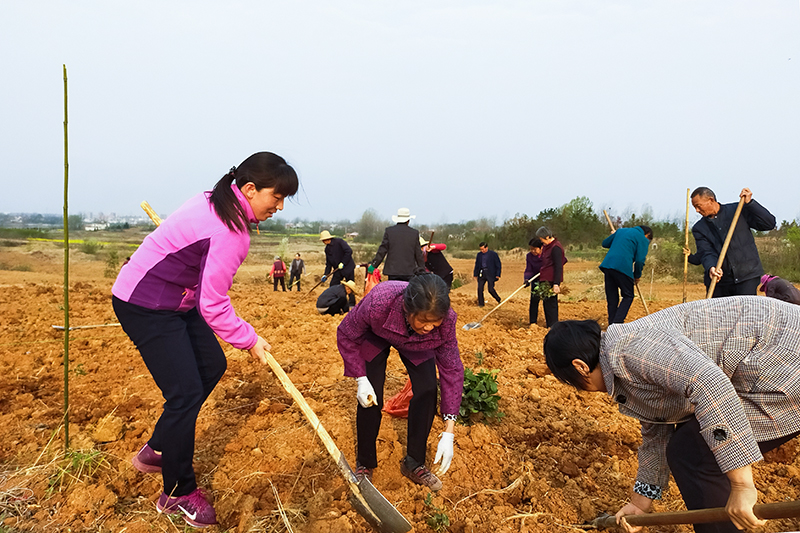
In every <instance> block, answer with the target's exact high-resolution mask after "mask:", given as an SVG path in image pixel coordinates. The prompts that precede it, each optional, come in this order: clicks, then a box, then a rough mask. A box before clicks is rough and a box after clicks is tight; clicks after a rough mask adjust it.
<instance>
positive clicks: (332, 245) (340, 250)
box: [319, 230, 356, 305]
mask: <svg viewBox="0 0 800 533" xmlns="http://www.w3.org/2000/svg"><path fill="white" fill-rule="evenodd" d="M319 240H321V241H322V242H324V243H325V272H324V273H323V275H322V281H326V280H327V279H328V275H329V274H330V273H331V271H333V275H332V276H331V284H330V286H331V287H333V286H334V285H339V284H340V283H341V282H342V280H347V279H349V280H353V279H355V273H356V264H355V262H354V261H353V249H352V248H350V245H349V244H347V243H346V242H345V240H344V239H340V238H339V237H334V236H333V235H331V233H330V232H329V231H328V230H325V231H322V232H321V233H320V234H319ZM350 304H351V305H355V304H356V302H355V298H353V299H351V300H350Z"/></svg>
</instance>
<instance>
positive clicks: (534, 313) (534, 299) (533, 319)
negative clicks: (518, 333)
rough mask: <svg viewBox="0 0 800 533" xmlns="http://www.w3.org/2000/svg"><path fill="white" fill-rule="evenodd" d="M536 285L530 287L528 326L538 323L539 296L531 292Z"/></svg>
mask: <svg viewBox="0 0 800 533" xmlns="http://www.w3.org/2000/svg"><path fill="white" fill-rule="evenodd" d="M535 286H536V285H531V303H530V305H529V306H528V321H529V323H530V324H536V323H537V322H538V321H539V302H540V301H541V300H542V299H541V298H539V294H538V293H535V292H533V288H534V287H535Z"/></svg>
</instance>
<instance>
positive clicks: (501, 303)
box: [478, 274, 539, 324]
mask: <svg viewBox="0 0 800 533" xmlns="http://www.w3.org/2000/svg"><path fill="white" fill-rule="evenodd" d="M538 277H539V274H536V275H535V276H533V277H531V279H529V280H528V281H526V282H525V283H523V284H522V286H520V288H519V289H517V290H515V291H514V292H512V293H511V294H510V295H508V296H507V297H506V299H505V300H503V301H502V302H500V303H499V304H497V306H495V308H494V309H492V310H491V311H489V312H488V313H486V314H485V315H483V318H481V319H480V320H479V321H478V324H481V323H482V322H483V321H484V320H486V319H487V318H489V315H491V314H492V313H494V312H495V311H497V310H498V309H499V308H500V306H501V305H503V304H504V303H506V302H507V301H509V300H510V299H511V298H513V297H514V295H515V294H517V293H518V292H519V291H521V290H522V289H524V288H525V285H526V284H529V283H530V282H531V281H533V280H535V279H536V278H538Z"/></svg>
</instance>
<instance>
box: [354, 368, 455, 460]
mask: <svg viewBox="0 0 800 533" xmlns="http://www.w3.org/2000/svg"><path fill="white" fill-rule="evenodd" d="M356 383H358V392H357V393H356V398H358V403H359V404H361V407H370V406H372V405H378V404H377V402H375V389H373V388H372V383H370V382H369V379H367V376H361V377H360V378H356ZM451 455H452V454H451Z"/></svg>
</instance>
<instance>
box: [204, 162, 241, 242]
mask: <svg viewBox="0 0 800 533" xmlns="http://www.w3.org/2000/svg"><path fill="white" fill-rule="evenodd" d="M235 179H236V167H233V168H231V170H230V172H228V173H227V174H225V175H224V176H222V177H221V178H220V180H219V181H218V182H217V184H216V185H214V190H213V191H212V192H211V198H210V201H211V204H212V205H213V206H214V211H216V213H217V216H218V217H219V219H220V220H221V221H223V222H224V223H225V225H226V226H228V229H229V230H231V231H240V232H244V231H249V230H250V224H249V221H248V220H247V213H246V212H245V210H244V207H243V206H242V204H241V202H239V199H238V198H237V197H236V193H234V192H233V189H232V188H231V185H232V184H233V182H234V180H235Z"/></svg>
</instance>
